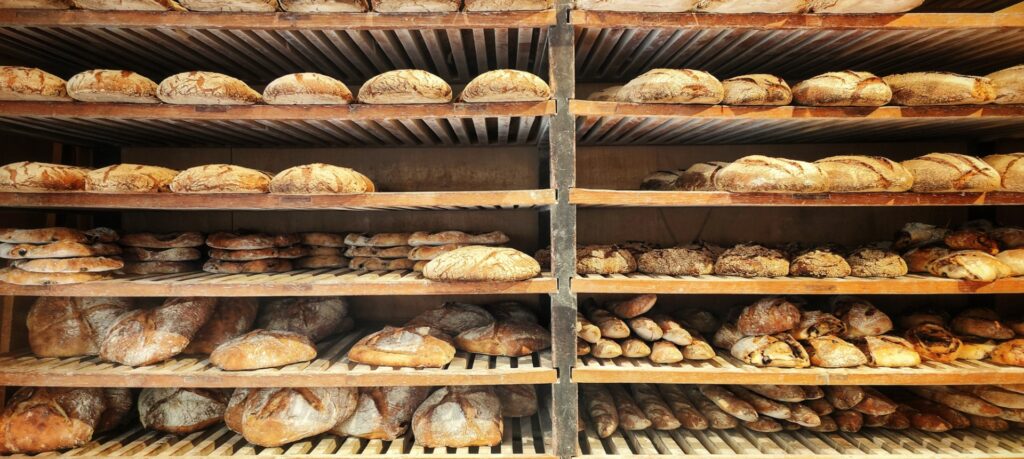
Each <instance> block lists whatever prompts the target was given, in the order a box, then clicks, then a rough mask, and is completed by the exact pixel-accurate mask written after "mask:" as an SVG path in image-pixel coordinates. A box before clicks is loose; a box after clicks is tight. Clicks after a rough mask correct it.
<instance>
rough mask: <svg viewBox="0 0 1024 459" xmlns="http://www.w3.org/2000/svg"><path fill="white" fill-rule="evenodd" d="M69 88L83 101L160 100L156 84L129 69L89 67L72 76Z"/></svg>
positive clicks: (140, 102) (74, 97)
mask: <svg viewBox="0 0 1024 459" xmlns="http://www.w3.org/2000/svg"><path fill="white" fill-rule="evenodd" d="M76 1H81V0H76ZM104 1H107V0H104ZM164 9H165V10H166V8H164ZM67 88H68V95H70V96H71V98H73V99H75V100H80V101H82V102H118V103H128V104H156V103H159V102H160V99H157V97H156V83H154V82H153V80H150V79H149V78H146V77H144V76H142V75H139V74H138V73H135V72H132V71H129V70H86V71H84V72H82V73H79V74H76V75H75V76H73V77H71V78H70V79H69V80H68V84H67Z"/></svg>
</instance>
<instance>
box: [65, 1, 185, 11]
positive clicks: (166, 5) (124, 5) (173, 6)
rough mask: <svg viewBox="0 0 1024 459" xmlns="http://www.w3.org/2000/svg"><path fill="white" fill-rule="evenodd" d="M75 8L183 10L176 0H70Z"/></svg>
mask: <svg viewBox="0 0 1024 459" xmlns="http://www.w3.org/2000/svg"><path fill="white" fill-rule="evenodd" d="M71 1H72V3H74V4H75V8H79V9H83V10H106V11H168V10H170V11H185V8H182V7H181V5H179V4H178V2H177V1H176V0H71Z"/></svg>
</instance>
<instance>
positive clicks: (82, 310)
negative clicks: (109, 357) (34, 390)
mask: <svg viewBox="0 0 1024 459" xmlns="http://www.w3.org/2000/svg"><path fill="white" fill-rule="evenodd" d="M131 307H132V301H131V300H130V299H127V298H105V297H95V298H93V297H84V298H72V297H46V296H41V297H39V298H37V299H36V301H35V303H33V304H32V308H31V309H29V311H28V318H27V320H26V325H27V328H28V343H29V347H30V348H31V349H32V353H33V354H35V355H37V356H39V357H73V356H80V355H96V354H99V352H100V343H102V342H103V339H104V338H106V335H107V332H108V331H109V329H110V327H111V325H113V323H114V321H115V320H117V318H118V317H119V316H120V315H121V314H124V313H125V312H128V311H129V310H130V309H131Z"/></svg>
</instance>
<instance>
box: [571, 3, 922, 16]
mask: <svg viewBox="0 0 1024 459" xmlns="http://www.w3.org/2000/svg"><path fill="white" fill-rule="evenodd" d="M922 4H924V0H890V1H884V2H866V1H863V0H761V1H751V0H661V1H654V2H650V1H638V0H577V2H576V8H578V9H581V10H596V11H623V12H640V13H685V12H691V11H693V12H701V13H715V14H746V13H769V14H800V13H817V14H885V13H903V12H906V11H910V10H912V9H914V8H917V7H919V6H921V5H922Z"/></svg>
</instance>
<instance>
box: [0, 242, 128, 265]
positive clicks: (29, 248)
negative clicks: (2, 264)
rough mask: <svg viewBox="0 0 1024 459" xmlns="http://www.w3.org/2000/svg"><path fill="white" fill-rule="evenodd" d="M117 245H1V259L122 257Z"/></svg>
mask: <svg viewBox="0 0 1024 459" xmlns="http://www.w3.org/2000/svg"><path fill="white" fill-rule="evenodd" d="M120 254H121V248H120V247H118V246H117V245H115V244H105V243H96V244H83V243H80V242H69V241H61V242H51V243H49V244H42V245H38V244H7V243H4V244H0V258H6V259H9V260H22V259H37V258H75V257H97V256H106V255H120Z"/></svg>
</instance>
